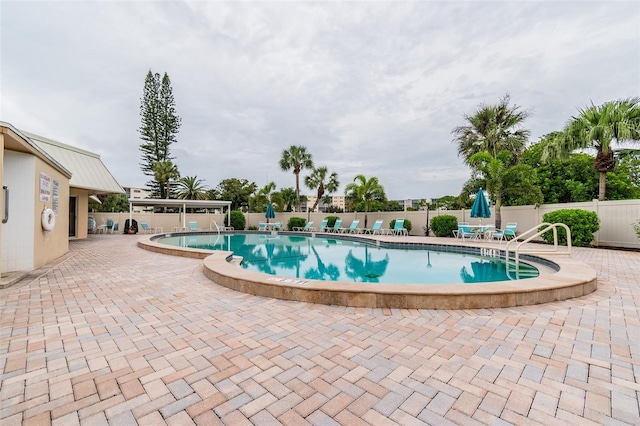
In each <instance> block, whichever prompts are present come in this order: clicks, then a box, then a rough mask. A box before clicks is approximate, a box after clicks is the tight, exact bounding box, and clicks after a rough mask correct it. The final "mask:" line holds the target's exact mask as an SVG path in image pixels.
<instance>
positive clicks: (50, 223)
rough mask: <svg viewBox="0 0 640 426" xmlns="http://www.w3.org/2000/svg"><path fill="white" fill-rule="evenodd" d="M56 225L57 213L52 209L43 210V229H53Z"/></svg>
mask: <svg viewBox="0 0 640 426" xmlns="http://www.w3.org/2000/svg"><path fill="white" fill-rule="evenodd" d="M55 226H56V214H55V213H54V211H53V210H51V209H44V211H43V212H42V229H44V230H45V231H51V230H53V228H54V227H55Z"/></svg>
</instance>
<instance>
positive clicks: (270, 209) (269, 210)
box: [264, 203, 276, 223]
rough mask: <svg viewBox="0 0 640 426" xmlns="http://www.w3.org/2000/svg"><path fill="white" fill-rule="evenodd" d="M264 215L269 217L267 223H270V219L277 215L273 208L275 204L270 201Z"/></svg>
mask: <svg viewBox="0 0 640 426" xmlns="http://www.w3.org/2000/svg"><path fill="white" fill-rule="evenodd" d="M264 217H266V218H267V223H269V219H273V218H274V217H276V211H275V210H274V209H273V204H272V203H269V205H268V206H267V211H266V212H265V214H264Z"/></svg>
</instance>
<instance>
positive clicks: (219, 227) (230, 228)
mask: <svg viewBox="0 0 640 426" xmlns="http://www.w3.org/2000/svg"><path fill="white" fill-rule="evenodd" d="M213 225H214V226H215V227H216V231H218V232H222V231H233V226H225V225H218V224H217V223H216V221H215V220H214V221H213Z"/></svg>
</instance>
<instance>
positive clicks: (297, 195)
mask: <svg viewBox="0 0 640 426" xmlns="http://www.w3.org/2000/svg"><path fill="white" fill-rule="evenodd" d="M296 211H297V212H299V211H300V174H299V173H296Z"/></svg>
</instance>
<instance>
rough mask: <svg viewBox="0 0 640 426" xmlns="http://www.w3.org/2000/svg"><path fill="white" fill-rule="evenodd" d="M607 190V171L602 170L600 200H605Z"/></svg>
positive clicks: (599, 189)
mask: <svg viewBox="0 0 640 426" xmlns="http://www.w3.org/2000/svg"><path fill="white" fill-rule="evenodd" d="M606 192H607V172H600V185H599V187H598V201H604V198H605V195H606Z"/></svg>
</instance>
